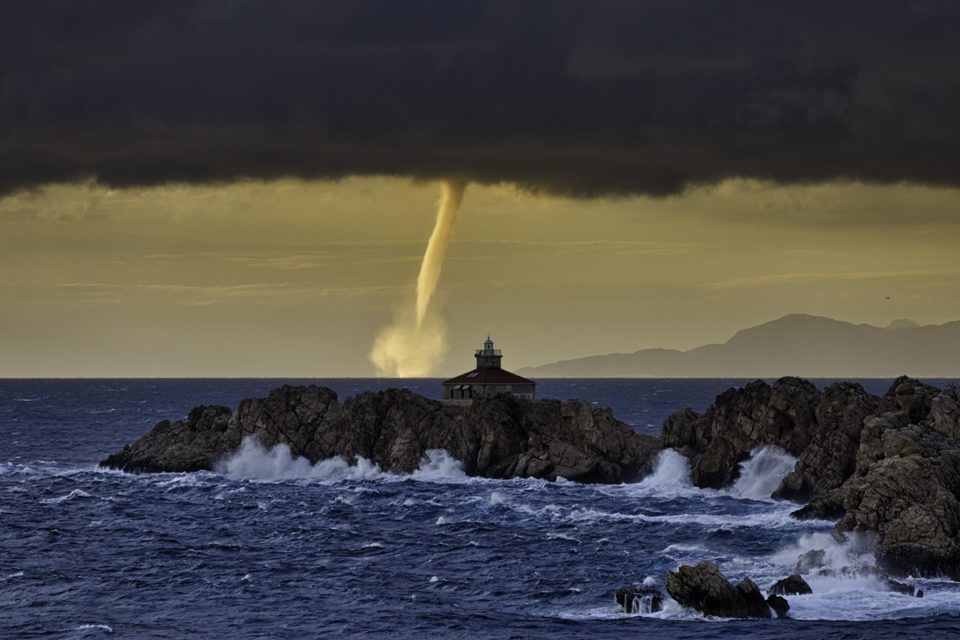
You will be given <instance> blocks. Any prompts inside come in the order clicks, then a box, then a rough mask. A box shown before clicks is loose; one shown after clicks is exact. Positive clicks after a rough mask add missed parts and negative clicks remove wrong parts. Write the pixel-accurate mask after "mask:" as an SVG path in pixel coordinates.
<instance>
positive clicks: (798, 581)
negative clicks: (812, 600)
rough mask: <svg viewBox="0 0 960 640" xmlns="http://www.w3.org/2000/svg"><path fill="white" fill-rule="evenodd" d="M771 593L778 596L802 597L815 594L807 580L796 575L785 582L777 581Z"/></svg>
mask: <svg viewBox="0 0 960 640" xmlns="http://www.w3.org/2000/svg"><path fill="white" fill-rule="evenodd" d="M769 593H770V595H777V596H802V595H804V594H807V593H813V589H811V588H810V585H809V584H807V581H806V580H804V579H803V578H802V577H800V575H798V574H796V573H795V574H793V575H792V576H788V577H786V578H784V579H783V580H777V581H776V582H775V583H774V584H773V586H772V587H771V588H770V591H769Z"/></svg>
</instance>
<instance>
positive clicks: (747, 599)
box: [667, 560, 779, 618]
mask: <svg viewBox="0 0 960 640" xmlns="http://www.w3.org/2000/svg"><path fill="white" fill-rule="evenodd" d="M667 593H669V594H670V597H672V598H673V599H674V600H676V601H677V602H679V603H680V604H681V605H683V606H684V607H690V608H693V609H696V610H697V611H700V612H702V613H704V614H706V615H708V616H720V617H723V618H769V617H770V606H769V605H768V604H767V601H766V600H765V599H764V597H763V594H762V593H761V592H760V589H759V587H757V585H756V584H754V582H753V581H752V580H750V579H749V578H744V579H743V580H741V581H740V582H739V583H737V585H736V586H734V585H732V584H731V583H730V581H729V580H727V579H726V578H725V577H724V575H723V574H722V573H720V569H718V568H717V565H715V564H713V563H712V562H707V561H706V560H704V561H702V562H700V563H699V564H697V566H695V567H691V566H689V565H683V566H681V567H680V568H679V569H677V570H676V571H671V572H669V573H668V574H667ZM778 606H779V604H778Z"/></svg>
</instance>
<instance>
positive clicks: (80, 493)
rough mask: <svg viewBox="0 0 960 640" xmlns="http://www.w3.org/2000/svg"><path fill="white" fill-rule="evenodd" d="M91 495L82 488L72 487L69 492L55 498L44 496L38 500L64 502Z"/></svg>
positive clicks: (55, 502) (44, 502) (47, 502)
mask: <svg viewBox="0 0 960 640" xmlns="http://www.w3.org/2000/svg"><path fill="white" fill-rule="evenodd" d="M92 497H93V496H92V495H90V494H89V493H87V492H86V491H84V490H82V489H74V490H73V491H71V492H70V493H68V494H66V495H62V496H57V497H56V498H44V499H42V500H40V503H41V504H60V503H61V502H66V501H67V500H76V499H80V498H92Z"/></svg>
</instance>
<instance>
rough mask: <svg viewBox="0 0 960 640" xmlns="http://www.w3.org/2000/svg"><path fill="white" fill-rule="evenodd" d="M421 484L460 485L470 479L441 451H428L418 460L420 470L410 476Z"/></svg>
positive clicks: (458, 463)
mask: <svg viewBox="0 0 960 640" xmlns="http://www.w3.org/2000/svg"><path fill="white" fill-rule="evenodd" d="M410 477H411V478H413V479H414V480H419V481H421V482H438V483H447V482H450V483H461V482H465V481H468V480H471V478H468V477H467V474H465V473H464V472H463V465H462V464H461V463H460V461H459V460H457V459H456V458H454V457H452V456H451V455H450V454H449V453H447V452H446V451H445V450H443V449H429V450H427V452H426V453H425V454H424V456H423V459H422V460H420V468H419V469H417V470H416V471H414V472H413V474H411V476H410Z"/></svg>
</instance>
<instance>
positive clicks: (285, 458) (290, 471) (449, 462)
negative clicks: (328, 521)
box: [216, 436, 476, 483]
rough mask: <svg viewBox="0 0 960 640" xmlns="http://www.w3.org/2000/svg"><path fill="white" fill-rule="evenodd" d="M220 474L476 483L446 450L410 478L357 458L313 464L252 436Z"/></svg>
mask: <svg viewBox="0 0 960 640" xmlns="http://www.w3.org/2000/svg"><path fill="white" fill-rule="evenodd" d="M216 471H217V472H218V473H221V474H223V475H225V476H229V477H233V478H241V479H245V480H260V481H272V482H276V481H285V480H314V481H320V482H326V483H336V482H348V481H363V480H368V481H369V480H377V481H385V482H398V481H403V480H417V481H419V482H434V483H461V482H474V481H476V480H475V479H474V478H469V477H468V476H467V475H466V474H465V473H464V472H463V466H462V465H461V464H460V462H459V461H457V460H456V459H454V458H452V457H451V456H450V454H448V453H447V452H446V451H444V450H442V449H431V450H428V451H427V452H426V453H425V454H424V456H423V459H422V460H421V461H420V468H419V469H417V470H416V471H414V472H413V473H411V474H409V475H404V474H396V473H390V472H387V471H384V470H383V469H381V468H380V466H379V465H377V464H375V463H373V462H371V461H370V460H367V459H366V458H357V462H356V464H350V463H348V462H347V461H346V460H344V459H343V458H340V457H336V458H328V459H326V460H320V461H319V462H317V463H316V464H311V462H310V461H309V460H307V459H306V458H304V457H302V456H294V455H293V454H292V453H291V452H290V447H289V446H287V445H286V444H278V445H276V446H274V447H271V448H269V449H267V448H266V447H264V446H263V445H261V444H260V443H259V442H258V441H257V439H256V438H254V437H252V436H248V437H246V438H244V439H243V442H242V443H241V445H240V449H239V450H238V451H237V452H236V453H234V454H232V455H230V456H228V457H227V458H225V459H223V460H221V461H220V462H219V463H217V465H216Z"/></svg>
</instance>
